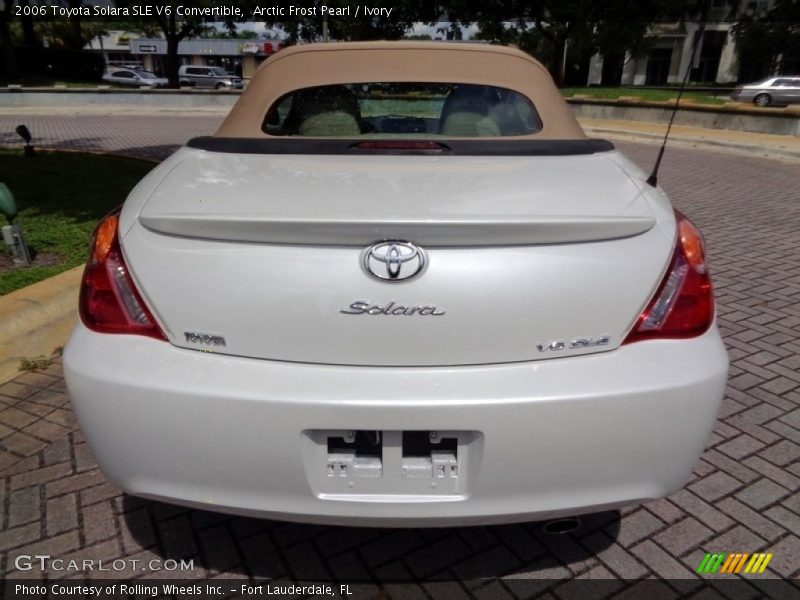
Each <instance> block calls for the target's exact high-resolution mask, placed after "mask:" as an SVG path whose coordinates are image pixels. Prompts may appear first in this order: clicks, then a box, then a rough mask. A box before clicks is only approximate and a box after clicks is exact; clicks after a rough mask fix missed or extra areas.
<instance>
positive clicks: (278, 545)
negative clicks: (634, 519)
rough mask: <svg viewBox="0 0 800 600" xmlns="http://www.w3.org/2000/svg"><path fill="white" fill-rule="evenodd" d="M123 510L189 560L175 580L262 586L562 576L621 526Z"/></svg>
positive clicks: (612, 517) (143, 542)
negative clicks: (556, 528)
mask: <svg viewBox="0 0 800 600" xmlns="http://www.w3.org/2000/svg"><path fill="white" fill-rule="evenodd" d="M122 509H123V513H124V520H125V522H124V527H126V528H127V529H128V532H129V534H130V537H131V538H132V539H131V541H134V542H135V543H136V545H138V546H139V547H141V548H143V549H146V551H147V552H149V553H152V554H153V555H154V556H155V557H156V558H161V559H162V560H168V559H172V560H180V559H187V560H188V559H193V560H194V567H195V569H194V570H193V571H192V572H191V573H181V574H180V575H179V576H181V577H187V578H197V577H202V578H204V577H213V576H215V575H217V574H219V573H226V575H228V576H240V577H245V578H250V579H253V580H259V581H260V580H266V579H270V580H278V579H286V580H290V581H339V582H342V581H349V582H372V583H373V584H374V583H378V584H383V583H389V582H410V581H416V582H425V581H440V582H441V581H456V580H458V581H466V580H487V579H494V578H499V577H504V578H511V579H514V578H520V579H562V578H565V577H570V576H571V575H573V574H574V573H576V572H582V571H585V570H587V569H588V568H589V567H591V566H592V565H594V564H595V563H596V558H595V556H596V554H597V553H599V552H602V551H603V550H604V549H606V548H608V547H609V546H611V545H612V544H613V543H614V541H615V540H616V538H617V535H618V533H619V529H620V513H619V511H607V512H602V513H596V514H591V515H584V516H582V517H580V525H579V527H578V528H577V529H575V530H574V531H571V532H569V533H564V534H554V533H546V532H545V530H544V526H545V524H546V523H545V522H532V523H520V524H511V525H493V526H475V527H442V528H417V529H380V528H370V527H334V526H322V525H303V524H297V523H286V522H278V521H270V520H265V519H254V518H245V517H235V516H230V515H224V514H220V513H212V512H208V511H202V510H193V509H187V508H184V507H179V506H173V505H168V504H164V503H161V502H155V501H148V500H143V499H141V498H134V497H132V496H127V495H125V496H124V497H123V502H122ZM198 567H200V568H199V569H198ZM176 575H178V574H176Z"/></svg>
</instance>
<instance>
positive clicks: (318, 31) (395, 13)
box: [270, 0, 430, 44]
mask: <svg viewBox="0 0 800 600" xmlns="http://www.w3.org/2000/svg"><path fill="white" fill-rule="evenodd" d="M323 5H325V6H327V7H328V8H339V9H347V10H348V12H347V14H349V16H348V17H342V18H337V17H327V18H326V17H323V16H322V14H321V10H320V8H321V7H322V6H323ZM359 5H361V7H362V8H361V10H363V3H360V2H357V1H354V0H327V1H324V0H315V1H314V2H313V3H306V4H304V6H307V7H315V8H316V14H315V15H314V16H307V17H298V18H295V19H288V20H280V21H274V22H272V23H270V24H278V25H280V26H281V28H282V29H283V30H284V31H285V32H286V34H287V36H288V40H287V41H288V42H289V43H290V44H295V43H297V42H300V41H304V42H315V41H322V40H323V39H324V37H325V35H324V31H323V30H324V29H327V37H328V39H329V40H336V41H365V40H399V39H401V38H403V36H404V35H405V34H406V32H407V31H409V30H410V29H411V27H412V26H413V25H414V23H415V22H417V21H420V20H421V19H420V14H423V11H425V12H430V3H425V2H423V1H422V0H398V1H395V2H391V1H386V0H377V1H375V2H372V3H370V7H371V8H378V9H380V8H385V9H392V12H391V16H390V17H381V16H376V17H372V18H367V17H364V16H363V13H360V15H359V18H356V7H357V6H359Z"/></svg>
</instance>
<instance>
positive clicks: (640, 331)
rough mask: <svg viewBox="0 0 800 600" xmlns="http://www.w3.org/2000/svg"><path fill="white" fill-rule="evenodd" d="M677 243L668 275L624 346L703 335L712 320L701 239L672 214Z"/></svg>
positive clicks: (684, 220) (711, 293)
mask: <svg viewBox="0 0 800 600" xmlns="http://www.w3.org/2000/svg"><path fill="white" fill-rule="evenodd" d="M675 217H676V219H677V224H678V239H677V241H676V242H675V251H674V252H673V254H672V261H671V262H670V265H669V269H668V270H667V274H666V275H665V276H664V279H663V281H662V282H661V285H659V287H658V291H657V292H656V294H655V295H654V296H653V299H652V300H651V301H650V303H649V304H648V305H647V308H645V309H644V311H643V312H642V314H641V315H639V318H638V319H636V323H635V325H634V327H633V329H632V330H631V332H630V333H629V334H628V337H627V338H626V339H625V341H624V342H623V343H625V344H629V343H631V342H638V341H640V340H649V339H654V338H688V337H695V336H698V335H701V334H703V333H705V332H706V331H707V330H708V328H709V327H710V326H711V323H712V322H713V320H714V291H713V290H712V288H711V279H710V277H709V276H708V267H707V266H706V259H705V246H704V245H703V236H702V235H701V234H700V232H699V231H698V230H697V228H696V227H695V226H694V225H692V223H691V221H689V219H687V218H686V217H684V216H683V215H682V214H681V213H679V212H677V211H676V212H675Z"/></svg>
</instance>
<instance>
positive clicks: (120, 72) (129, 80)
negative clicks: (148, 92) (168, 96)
mask: <svg viewBox="0 0 800 600" xmlns="http://www.w3.org/2000/svg"><path fill="white" fill-rule="evenodd" d="M103 81H107V82H108V83H116V84H117V85H130V86H135V87H142V86H147V87H151V88H159V87H166V86H167V85H169V80H168V79H165V78H164V77H159V76H158V75H156V74H155V73H151V72H150V71H140V70H138V69H119V68H112V69H110V70H109V71H108V72H107V73H105V74H103Z"/></svg>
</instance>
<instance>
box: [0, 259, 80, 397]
mask: <svg viewBox="0 0 800 600" xmlns="http://www.w3.org/2000/svg"><path fill="white" fill-rule="evenodd" d="M82 273H83V267H76V268H74V269H70V270H69V271H66V272H65V273H61V274H60V275H56V276H55V277H51V278H50V279H45V280H44V281H40V282H39V283H35V284H33V285H29V286H28V287H26V288H22V289H21V290H17V291H15V292H11V293H10V294H6V295H5V296H0V384H2V383H5V382H6V381H10V380H11V379H13V378H14V377H16V376H17V375H19V374H20V373H19V366H20V364H21V362H22V360H23V359H32V358H34V357H45V358H49V357H50V356H51V355H52V354H53V351H54V350H56V349H57V348H59V347H61V346H63V345H64V344H65V343H66V341H67V337H68V336H69V334H70V332H71V331H72V328H73V327H74V326H75V323H76V321H77V318H78V313H77V307H78V287H79V285H80V281H81V275H82Z"/></svg>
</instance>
